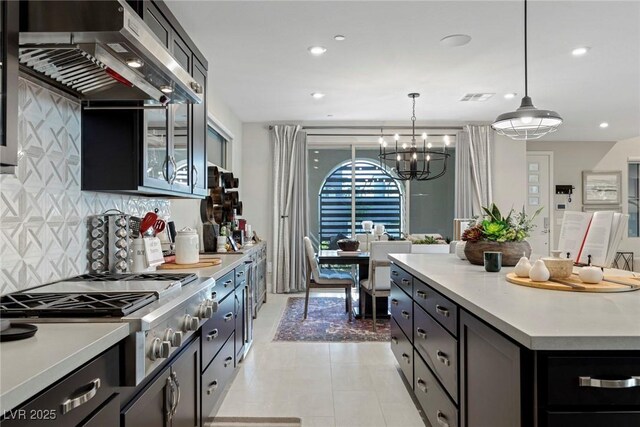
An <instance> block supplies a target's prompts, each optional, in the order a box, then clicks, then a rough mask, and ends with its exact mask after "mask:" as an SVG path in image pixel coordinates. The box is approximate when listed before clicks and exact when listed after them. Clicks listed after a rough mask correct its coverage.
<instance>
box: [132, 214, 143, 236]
mask: <svg viewBox="0 0 640 427" xmlns="http://www.w3.org/2000/svg"><path fill="white" fill-rule="evenodd" d="M141 222H142V219H141V218H138V217H137V216H132V217H129V233H130V234H131V238H132V239H135V238H137V237H139V236H140V223H141Z"/></svg>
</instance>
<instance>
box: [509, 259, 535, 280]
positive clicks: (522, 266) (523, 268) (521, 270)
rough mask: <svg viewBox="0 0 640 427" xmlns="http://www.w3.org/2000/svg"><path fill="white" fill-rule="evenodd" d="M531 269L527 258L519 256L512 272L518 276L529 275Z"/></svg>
mask: <svg viewBox="0 0 640 427" xmlns="http://www.w3.org/2000/svg"><path fill="white" fill-rule="evenodd" d="M530 270H531V263H530V262H529V258H527V257H526V256H523V257H522V258H520V261H518V263H517V264H516V267H515V268H514V269H513V272H514V273H516V276H518V277H529V271H530Z"/></svg>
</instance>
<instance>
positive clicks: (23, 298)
mask: <svg viewBox="0 0 640 427" xmlns="http://www.w3.org/2000/svg"><path fill="white" fill-rule="evenodd" d="M156 299H157V296H156V294H155V293H153V292H142V293H141V292H135V293H132V292H118V293H99V294H93V293H90V294H79V293H74V294H60V293H50V294H29V293H13V294H7V295H3V296H2V297H0V314H1V315H2V317H5V318H18V317H80V316H82V317H85V316H86V317H123V316H126V315H128V314H130V313H133V312H134V311H136V310H138V309H140V308H142V307H144V306H145V305H147V304H151V303H152V302H154V301H155V300H156Z"/></svg>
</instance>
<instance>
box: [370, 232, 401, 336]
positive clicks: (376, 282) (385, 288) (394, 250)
mask: <svg viewBox="0 0 640 427" xmlns="http://www.w3.org/2000/svg"><path fill="white" fill-rule="evenodd" d="M408 253H411V242H410V241H397V240H393V241H386V242H385V241H379V242H378V241H377V242H371V243H369V277H368V278H366V279H362V280H360V287H361V289H363V290H364V291H365V292H366V293H368V294H369V295H371V310H372V311H373V331H374V332H375V331H376V330H377V328H376V297H386V296H389V294H390V291H391V285H390V282H391V278H390V268H389V266H390V264H391V263H390V261H389V254H408ZM362 306H363V310H362V311H363V313H362V316H364V304H363V305H362Z"/></svg>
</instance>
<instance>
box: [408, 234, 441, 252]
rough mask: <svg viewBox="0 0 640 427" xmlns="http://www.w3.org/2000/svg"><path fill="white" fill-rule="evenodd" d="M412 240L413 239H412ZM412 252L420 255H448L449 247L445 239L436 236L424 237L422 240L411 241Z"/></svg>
mask: <svg viewBox="0 0 640 427" xmlns="http://www.w3.org/2000/svg"><path fill="white" fill-rule="evenodd" d="M410 240H411V239H410ZM411 243H412V245H411V252H412V253H418V254H448V253H449V245H448V244H447V241H446V240H445V239H438V238H437V237H434V236H424V237H423V238H421V239H414V240H411Z"/></svg>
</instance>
